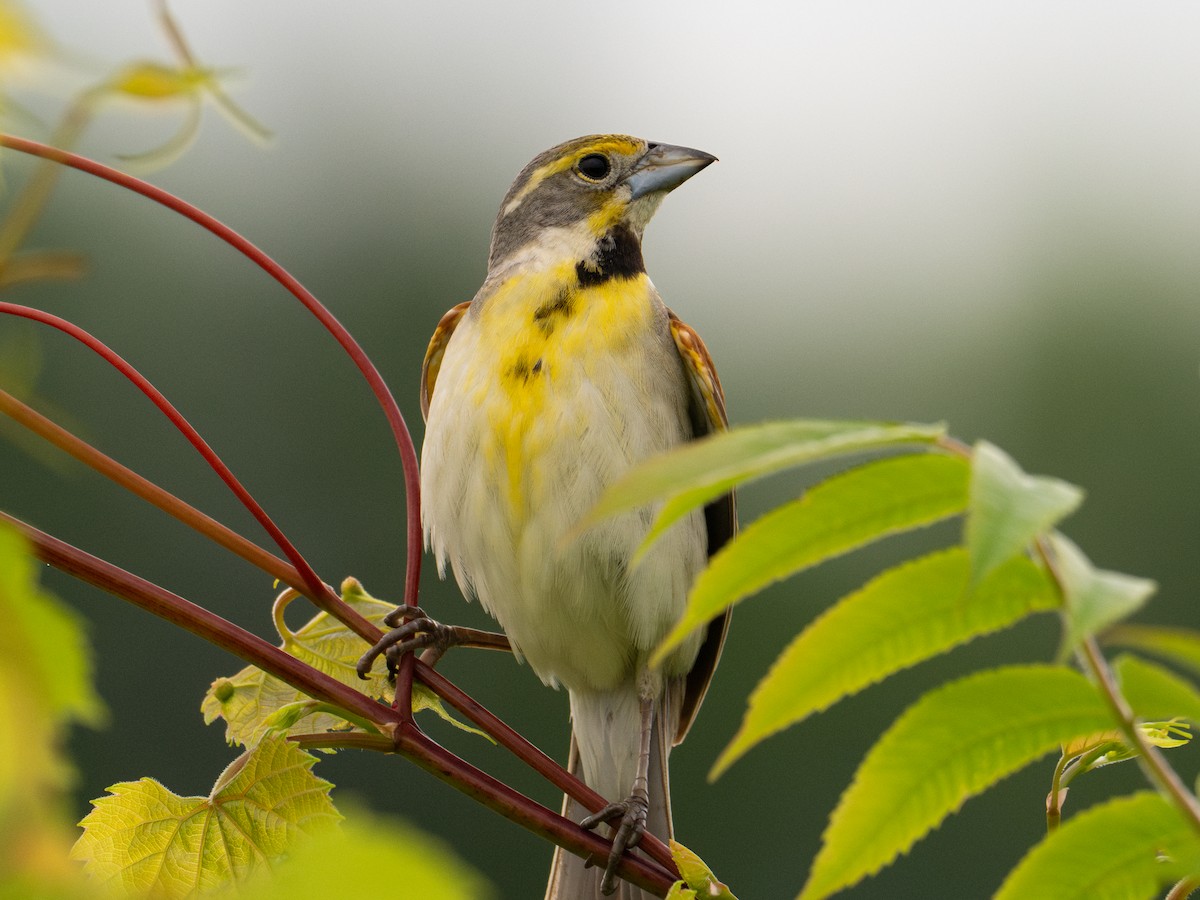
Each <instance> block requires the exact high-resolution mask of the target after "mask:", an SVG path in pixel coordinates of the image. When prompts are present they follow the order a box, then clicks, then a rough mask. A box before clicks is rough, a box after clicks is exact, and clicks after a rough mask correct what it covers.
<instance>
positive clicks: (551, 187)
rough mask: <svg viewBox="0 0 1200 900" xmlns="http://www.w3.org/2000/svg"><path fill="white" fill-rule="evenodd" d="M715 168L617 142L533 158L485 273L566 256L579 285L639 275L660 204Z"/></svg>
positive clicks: (596, 139)
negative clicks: (581, 280) (645, 239)
mask: <svg viewBox="0 0 1200 900" xmlns="http://www.w3.org/2000/svg"><path fill="white" fill-rule="evenodd" d="M715 161H716V157H715V156H712V155H711V154H709V153H705V152H703V151H702V150H692V149H689V148H687V147H676V146H673V145H671V144H658V143H652V142H649V141H644V140H641V139H640V138H635V137H629V136H628V135H622V134H598V135H597V134H594V135H588V136H587V137H581V138H576V139H575V140H573V141H567V142H566V143H565V144H559V145H558V146H557V147H552V148H551V149H549V150H547V151H545V152H544V153H539V154H538V155H537V156H535V157H534V158H533V160H532V161H530V163H529V164H528V165H527V166H525V168H524V169H522V170H521V173H520V174H519V175H518V176H517V179H516V181H514V182H513V184H512V187H510V188H509V189H508V194H507V195H505V197H504V202H503V203H502V204H501V206H500V214H499V215H498V216H497V217H496V224H495V227H494V228H493V229H492V246H491V252H490V254H489V257H488V268H489V270H491V271H493V272H494V271H495V270H496V269H497V268H500V267H506V266H507V264H509V263H510V262H515V261H517V260H518V259H519V260H520V261H521V262H523V263H531V262H532V263H536V261H537V260H538V259H539V258H544V259H545V260H546V262H547V264H553V263H555V262H559V261H561V260H562V259H563V257H564V256H573V257H574V258H575V259H576V260H577V261H578V262H579V264H580V266H581V267H582V268H581V277H582V275H583V273H584V272H592V273H595V274H597V275H603V276H606V277H611V276H614V275H622V274H632V272H633V271H639V272H640V271H642V270H643V269H642V258H641V239H642V232H643V230H644V229H645V227H646V223H647V222H649V221H650V217H651V216H653V215H654V211H655V210H656V209H658V205H659V203H661V202H662V199H663V197H665V196H666V195H667V194H668V193H669V192H670V191H671V190H672V189H674V188H676V187H678V186H679V185H681V184H683V182H685V181H687V180H688V179H689V178H691V177H692V176H693V175H695V174H696V173H697V172H699V171H700V170H701V169H703V168H704V167H705V166H707V165H709V164H710V163H712V162H715ZM633 256H636V259H634V258H633ZM625 270H630V271H625Z"/></svg>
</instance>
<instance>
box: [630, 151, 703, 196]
mask: <svg viewBox="0 0 1200 900" xmlns="http://www.w3.org/2000/svg"><path fill="white" fill-rule="evenodd" d="M716 161H717V158H716V157H715V156H713V155H712V154H711V153H705V152H704V151H703V150H693V149H691V148H690V147H676V146H674V145H673V144H651V145H650V149H649V150H647V151H646V153H645V155H644V156H642V158H641V159H640V160H638V163H637V165H636V166H634V168H633V171H632V172H630V173H629V175H628V176H626V178H625V183H626V184H628V185H629V188H630V190H631V191H632V193H631V194H630V197H629V199H630V200H636V199H638V198H639V197H645V196H646V195H647V194H653V193H655V192H656V191H662V192H663V193H666V192H667V191H671V190H674V189H675V188H677V187H679V186H680V185H681V184H683V183H684V182H685V181H687V180H688V179H689V178H691V177H692V176H693V175H695V174H696V173H697V172H699V171H700V170H701V169H703V168H704V167H705V166H708V165H710V164H712V163H715V162H716Z"/></svg>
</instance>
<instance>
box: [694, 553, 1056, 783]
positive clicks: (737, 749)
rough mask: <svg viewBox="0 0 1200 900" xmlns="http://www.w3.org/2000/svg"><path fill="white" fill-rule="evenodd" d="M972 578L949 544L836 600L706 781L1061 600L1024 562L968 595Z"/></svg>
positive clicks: (780, 669) (790, 654)
mask: <svg viewBox="0 0 1200 900" xmlns="http://www.w3.org/2000/svg"><path fill="white" fill-rule="evenodd" d="M969 578H970V562H969V560H968V557H967V551H966V550H965V549H964V548H961V547H955V548H952V549H950V550H943V551H940V552H938V553H934V554H931V555H929V556H926V557H923V558H921V559H918V560H915V561H913V562H909V563H906V564H905V565H902V566H898V567H897V568H894V569H891V570H889V571H887V572H884V573H883V574H881V575H879V576H878V577H876V578H875V579H873V580H872V581H870V582H869V583H868V584H867V585H866V586H865V587H863V588H862V589H861V590H859V591H857V592H856V593H853V594H851V595H849V596H848V597H846V598H844V599H843V600H841V601H839V602H838V603H837V604H836V605H835V606H834V607H832V608H831V609H830V610H829V611H828V612H826V613H824V614H823V615H822V616H821V617H820V618H818V619H817V620H816V621H814V622H813V623H812V624H811V625H809V626H808V628H806V629H805V630H804V631H803V632H802V633H801V634H800V636H799V637H797V638H796V639H795V640H794V641H793V642H792V644H791V645H790V646H789V647H788V648H787V649H786V650H785V651H784V652H783V653H782V654H781V655H780V657H779V659H778V660H776V662H775V665H774V666H773V667H772V669H771V671H770V673H768V675H767V677H766V678H764V679H763V680H762V683H761V684H759V686H758V687H757V688H756V689H755V691H754V693H753V694H752V695H751V697H750V704H749V708H748V709H747V711H746V717H745V719H744V720H743V722H742V727H741V729H740V730H739V731H738V733H737V735H736V736H735V737H734V739H733V741H732V742H731V743H730V745H729V746H728V747H727V748H726V749H725V751H724V752H723V753H722V754H721V757H720V758H719V759H718V760H717V763H716V765H715V766H714V767H713V772H712V775H711V777H714V778H715V777H716V776H717V775H719V774H720V773H721V772H723V771H724V770H725V769H726V768H728V767H729V766H730V765H731V764H732V763H733V762H734V760H736V759H737V758H738V757H740V756H741V755H742V754H744V753H745V752H746V751H747V750H749V749H750V748H751V747H753V746H755V745H756V744H758V743H760V742H761V741H763V740H764V739H765V738H767V737H769V736H770V735H772V734H775V733H776V732H778V731H781V730H783V729H784V728H786V727H788V726H789V725H793V724H795V723H796V722H799V721H801V720H802V719H804V718H806V717H807V716H809V715H812V714H813V713H815V712H820V711H822V710H825V709H828V708H829V707H830V706H832V705H833V704H834V703H836V702H837V701H839V700H841V699H842V698H843V697H847V696H849V695H851V694H855V693H857V692H858V691H861V690H862V689H863V688H865V687H867V686H868V685H871V684H874V683H875V682H877V681H882V680H883V679H884V678H887V677H888V676H889V675H892V674H894V673H896V672H899V671H900V670H902V669H905V668H907V667H909V666H912V665H915V664H916V663H918V662H921V661H922V660H925V659H929V658H930V657H932V656H935V655H937V654H939V653H944V652H945V651H947V650H949V649H951V648H952V647H955V646H957V645H959V644H962V643H965V642H966V641H969V640H971V639H972V638H975V637H977V636H979V635H981V634H987V633H989V632H992V631H998V630H999V629H1001V628H1007V627H1008V626H1010V625H1012V624H1013V623H1015V622H1017V621H1019V620H1020V619H1022V618H1023V617H1024V616H1026V615H1028V614H1030V613H1033V612H1039V611H1042V610H1047V609H1053V608H1054V607H1056V606H1057V605H1058V602H1059V600H1058V591H1057V589H1056V588H1055V586H1054V584H1053V582H1052V581H1051V580H1050V578H1049V576H1048V574H1047V573H1046V572H1045V570H1043V569H1041V568H1039V567H1038V566H1037V565H1035V564H1034V563H1033V562H1032V561H1030V560H1029V559H1028V558H1026V557H1020V556H1018V557H1014V558H1012V559H1010V560H1009V561H1008V562H1007V563H1004V564H1003V565H1002V566H1000V567H999V568H998V569H995V570H994V571H993V572H992V573H991V574H990V575H988V576H987V577H986V578H985V579H984V580H983V582H982V583H981V584H980V585H979V586H978V587H977V588H976V589H975V590H974V591H971V589H970V587H969V584H968V582H969Z"/></svg>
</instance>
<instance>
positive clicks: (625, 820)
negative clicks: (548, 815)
mask: <svg viewBox="0 0 1200 900" xmlns="http://www.w3.org/2000/svg"><path fill="white" fill-rule="evenodd" d="M649 812H650V798H649V797H648V796H647V795H646V792H645V791H638V790H637V789H636V788H635V789H634V791H633V793H632V794H631V795H630V796H629V797H627V798H625V799H624V800H622V801H621V802H619V803H610V804H608V806H606V807H604V809H602V810H600V811H599V812H597V813H593V814H592V815H590V816H588V817H587V818H586V819H584V820H583V821H582V822H580V823H579V825H580V827H582V828H586V829H588V830H589V831H590V830H592V829H593V828H595V827H596V826H597V825H600V824H602V823H608V824H610V825H611V826H612V827H613V837H612V850H611V851H609V854H608V863H607V865H606V866H605V867H604V878H603V879H602V880H601V882H600V893H602V894H604V895H606V896H607V895H608V894H611V893H612V892H613V891H615V890H616V889H617V866H619V865H620V864H621V857H622V856H624V855H625V851H626V850H632V849H633V848H634V847H636V846H637V845H638V844H640V843H641V842H642V835H643V834H645V833H646V816H647V815H648V814H649ZM618 820H619V821H618ZM589 865H590V863H589Z"/></svg>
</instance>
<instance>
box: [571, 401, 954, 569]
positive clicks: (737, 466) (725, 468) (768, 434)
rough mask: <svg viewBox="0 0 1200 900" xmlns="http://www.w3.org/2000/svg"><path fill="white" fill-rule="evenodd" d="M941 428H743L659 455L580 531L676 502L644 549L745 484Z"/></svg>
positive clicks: (804, 422)
mask: <svg viewBox="0 0 1200 900" xmlns="http://www.w3.org/2000/svg"><path fill="white" fill-rule="evenodd" d="M944 434H945V428H944V427H943V426H940V425H895V424H888V423H884V422H842V421H820V420H809V419H798V420H794V421H788V422H766V423H763V424H761V425H752V426H748V427H744V428H735V429H733V430H732V431H724V432H721V433H719V434H714V435H711V436H709V437H707V438H705V439H703V440H700V441H695V442H693V443H690V444H686V445H684V446H682V447H679V448H677V449H675V450H672V451H670V452H668V453H664V454H662V455H660V456H656V457H654V458H652V459H650V460H648V461H646V462H645V463H643V464H642V465H640V466H638V467H636V468H635V469H633V470H632V471H631V472H629V474H627V475H626V476H625V477H624V478H622V479H620V480H619V481H618V482H617V483H616V484H614V485H613V486H612V487H610V488H609V489H608V491H606V492H605V494H604V495H603V496H602V497H601V498H600V501H599V503H597V504H596V506H595V507H594V508H593V509H592V511H591V512H590V513H588V515H587V516H586V517H585V518H584V519H583V521H582V522H581V523H580V525H579V529H580V530H584V529H587V528H589V527H591V526H592V525H595V524H596V523H597V522H599V521H601V520H603V519H606V518H608V517H609V516H612V515H616V514H617V513H620V512H625V511H626V510H630V509H635V508H637V507H639V506H644V505H645V504H647V503H651V502H653V501H656V500H663V499H665V498H668V497H669V498H671V499H670V500H668V502H667V503H666V504H665V505H664V506H663V508H662V509H661V510H660V511H659V513H658V517H657V518H656V520H655V523H654V527H653V529H652V530H651V533H650V534H649V535H648V536H647V537H646V541H645V544H644V545H643V547H645V546H647V545H649V544H650V543H652V542H653V540H654V539H655V538H656V537H657V536H658V535H660V534H661V533H662V532H663V531H665V530H666V529H667V528H668V527H669V526H670V525H671V524H672V523H673V522H675V521H677V520H678V519H679V518H680V517H681V516H683V515H685V514H686V513H687V512H689V511H690V510H692V509H695V508H696V507H698V506H703V505H704V504H705V503H708V502H709V501H711V500H714V499H716V498H717V497H719V496H721V495H722V494H724V493H727V492H728V491H729V490H730V489H732V488H733V487H734V486H735V485H737V484H740V483H742V482H744V481H750V480H753V479H756V478H762V477H764V476H766V475H770V474H771V473H773V472H778V471H781V470H783V469H787V468H790V467H792V466H798V465H801V464H803V463H810V462H814V461H816V460H819V459H828V458H830V457H833V456H839V455H841V454H845V453H853V452H855V451H859V450H871V449H878V448H881V447H892V446H899V445H902V444H914V443H924V444H929V443H933V442H934V441H936V440H937V439H938V438H940V437H942V436H943V435H944Z"/></svg>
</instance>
